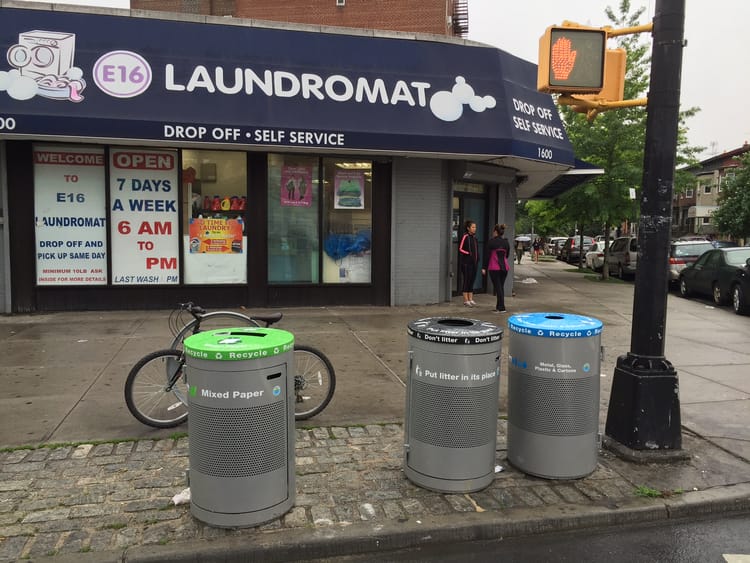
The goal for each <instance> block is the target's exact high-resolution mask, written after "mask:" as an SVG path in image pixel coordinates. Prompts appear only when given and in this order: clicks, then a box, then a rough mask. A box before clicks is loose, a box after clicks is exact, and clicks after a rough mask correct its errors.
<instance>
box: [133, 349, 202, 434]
mask: <svg viewBox="0 0 750 563" xmlns="http://www.w3.org/2000/svg"><path fill="white" fill-rule="evenodd" d="M184 365H185V356H184V355H183V354H182V352H180V351H179V350H158V351H156V352H152V353H151V354H148V355H146V356H144V357H143V358H141V359H140V360H139V361H138V363H136V364H135V365H134V366H133V369H131V370H130V373H129V374H128V378H127V380H126V381H125V404H127V405H128V410H129V411H130V412H131V414H132V415H133V416H134V417H135V418H137V419H138V420H139V421H141V422H142V423H143V424H147V425H148V426H153V427H154V428H172V427H173V426H177V425H179V424H182V423H183V422H185V421H186V420H187V417H188V406H187V396H188V386H187V380H186V378H185V373H184V369H183V368H184Z"/></svg>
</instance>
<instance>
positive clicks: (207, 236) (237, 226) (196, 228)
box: [190, 218, 242, 254]
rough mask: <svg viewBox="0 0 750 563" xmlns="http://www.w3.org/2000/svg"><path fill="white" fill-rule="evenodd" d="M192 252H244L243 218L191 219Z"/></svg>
mask: <svg viewBox="0 0 750 563" xmlns="http://www.w3.org/2000/svg"><path fill="white" fill-rule="evenodd" d="M190 253H191V254H196V253H211V254H229V253H240V254H241V253H242V219H239V218H238V219H227V218H210V219H201V218H198V219H190Z"/></svg>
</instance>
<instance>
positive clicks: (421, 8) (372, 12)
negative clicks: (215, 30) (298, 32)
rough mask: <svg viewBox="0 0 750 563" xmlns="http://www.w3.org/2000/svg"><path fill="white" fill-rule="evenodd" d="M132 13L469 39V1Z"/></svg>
mask: <svg viewBox="0 0 750 563" xmlns="http://www.w3.org/2000/svg"><path fill="white" fill-rule="evenodd" d="M130 7H131V9H134V10H135V9H138V10H158V11H164V12H179V13H183V14H200V15H207V16H208V15H210V16H232V17H236V18H247V19H255V20H265V21H280V22H288V23H304V24H313V25H333V26H341V27H355V28H365V29H384V30H390V31H402V32H415V33H432V34H436V35H447V36H452V37H466V35H467V33H468V31H469V15H468V0H379V1H378V2H373V1H372V0H286V1H284V2H277V1H275V0H252V1H251V0H131V2H130Z"/></svg>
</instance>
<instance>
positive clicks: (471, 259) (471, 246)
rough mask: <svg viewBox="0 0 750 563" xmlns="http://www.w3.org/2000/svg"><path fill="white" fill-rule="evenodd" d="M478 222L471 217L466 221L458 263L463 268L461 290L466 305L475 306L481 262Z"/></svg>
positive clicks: (459, 246)
mask: <svg viewBox="0 0 750 563" xmlns="http://www.w3.org/2000/svg"><path fill="white" fill-rule="evenodd" d="M476 232H477V224H476V223H475V222H474V221H472V220H471V219H469V220H467V221H466V222H465V223H464V234H463V236H462V237H461V242H460V244H459V245H458V264H459V266H460V268H461V288H462V289H461V291H462V292H463V294H464V306H465V307H473V306H474V305H476V303H474V279H475V278H476V276H477V265H478V264H479V244H478V243H477V237H476V236H475V235H476Z"/></svg>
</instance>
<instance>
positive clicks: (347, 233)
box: [323, 159, 372, 283]
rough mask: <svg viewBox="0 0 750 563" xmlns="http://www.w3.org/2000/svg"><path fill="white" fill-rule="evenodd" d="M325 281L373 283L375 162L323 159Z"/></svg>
mask: <svg viewBox="0 0 750 563" xmlns="http://www.w3.org/2000/svg"><path fill="white" fill-rule="evenodd" d="M323 185H324V187H325V190H324V193H325V197H324V199H323V232H324V233H325V234H324V241H323V248H324V251H325V252H324V255H323V281H324V283H370V281H371V244H372V162H371V161H369V160H339V159H324V160H323Z"/></svg>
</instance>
